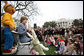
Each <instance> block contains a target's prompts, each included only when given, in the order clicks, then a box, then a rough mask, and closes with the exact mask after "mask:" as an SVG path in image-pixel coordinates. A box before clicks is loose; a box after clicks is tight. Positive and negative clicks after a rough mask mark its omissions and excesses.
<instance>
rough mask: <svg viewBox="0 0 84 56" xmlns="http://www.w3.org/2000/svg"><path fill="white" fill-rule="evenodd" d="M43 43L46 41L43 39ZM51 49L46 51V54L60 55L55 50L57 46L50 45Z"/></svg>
mask: <svg viewBox="0 0 84 56" xmlns="http://www.w3.org/2000/svg"><path fill="white" fill-rule="evenodd" d="M41 43H42V44H43V45H44V42H43V41H42V42H41ZM44 46H45V45H44ZM48 48H49V50H48V51H44V53H45V54H46V55H59V54H56V53H55V52H54V51H56V48H55V47H54V46H48Z"/></svg>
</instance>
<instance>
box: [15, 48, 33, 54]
mask: <svg viewBox="0 0 84 56" xmlns="http://www.w3.org/2000/svg"><path fill="white" fill-rule="evenodd" d="M29 51H30V49H29V48H28V46H24V48H22V49H21V46H20V50H19V51H18V52H17V54H16V55H32V54H30V53H29Z"/></svg>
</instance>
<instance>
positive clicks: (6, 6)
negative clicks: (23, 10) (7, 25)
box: [4, 1, 16, 15]
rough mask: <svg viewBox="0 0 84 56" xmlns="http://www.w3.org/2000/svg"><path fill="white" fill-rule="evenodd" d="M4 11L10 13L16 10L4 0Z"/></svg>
mask: <svg viewBox="0 0 84 56" xmlns="http://www.w3.org/2000/svg"><path fill="white" fill-rule="evenodd" d="M4 11H5V12H7V13H10V14H11V15H12V14H14V13H15V12H16V10H15V8H14V7H13V6H12V5H11V4H9V3H8V2H7V1H5V5H4Z"/></svg>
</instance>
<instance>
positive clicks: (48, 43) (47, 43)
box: [45, 37, 51, 46]
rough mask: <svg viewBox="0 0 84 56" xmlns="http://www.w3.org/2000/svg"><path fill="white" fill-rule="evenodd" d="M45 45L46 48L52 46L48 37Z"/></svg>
mask: <svg viewBox="0 0 84 56" xmlns="http://www.w3.org/2000/svg"><path fill="white" fill-rule="evenodd" d="M45 45H46V46H50V45H51V41H50V38H49V37H47V39H46V41H45Z"/></svg>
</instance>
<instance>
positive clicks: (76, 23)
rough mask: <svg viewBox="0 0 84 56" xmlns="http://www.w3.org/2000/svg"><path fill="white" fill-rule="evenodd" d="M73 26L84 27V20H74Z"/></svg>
mask: <svg viewBox="0 0 84 56" xmlns="http://www.w3.org/2000/svg"><path fill="white" fill-rule="evenodd" d="M72 25H73V26H82V25H83V20H82V19H74V20H73V23H72Z"/></svg>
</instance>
